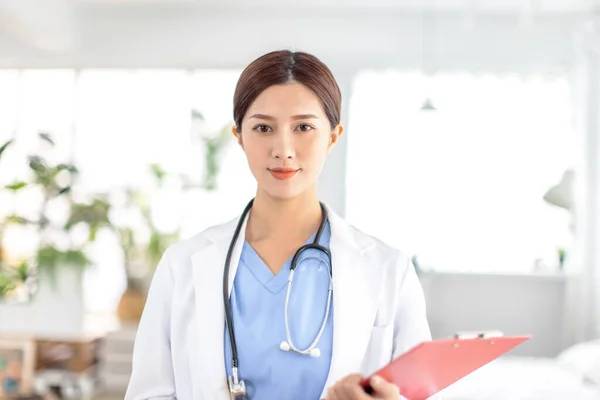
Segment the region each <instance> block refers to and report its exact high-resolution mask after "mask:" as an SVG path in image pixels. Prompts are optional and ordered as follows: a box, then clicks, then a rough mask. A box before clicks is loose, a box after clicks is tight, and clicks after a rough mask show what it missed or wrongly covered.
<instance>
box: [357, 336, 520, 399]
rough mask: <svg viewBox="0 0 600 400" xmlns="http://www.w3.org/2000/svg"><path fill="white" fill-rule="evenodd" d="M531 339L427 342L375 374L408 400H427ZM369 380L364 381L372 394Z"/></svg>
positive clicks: (506, 338)
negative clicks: (389, 383)
mask: <svg viewBox="0 0 600 400" xmlns="http://www.w3.org/2000/svg"><path fill="white" fill-rule="evenodd" d="M530 338H531V336H510V337H509V336H504V337H495V338H475V339H442V340H435V341H430V342H423V343H421V344H419V345H417V346H416V347H414V348H413V349H411V350H409V351H408V352H406V353H404V354H402V355H401V356H399V357H398V358H396V359H394V360H393V361H392V362H390V363H389V364H388V365H386V366H385V367H383V368H382V369H380V370H379V371H377V372H375V373H374V374H373V375H377V376H380V377H382V378H384V379H386V380H387V381H389V382H393V383H395V384H396V385H397V386H398V388H399V389H400V394H401V395H402V396H404V397H406V398H407V399H408V400H426V399H427V398H429V397H431V396H433V395H434V394H436V393H438V392H439V391H441V390H442V389H445V388H446V387H448V386H450V385H451V384H453V383H455V382H456V381H458V380H460V379H462V378H464V377H465V376H467V375H469V374H470V373H472V372H473V371H475V370H477V369H479V368H481V367H482V366H484V365H485V364H487V363H489V362H491V361H493V360H495V359H496V358H498V357H500V356H501V355H503V354H504V353H506V352H508V351H509V350H511V349H513V348H515V347H516V346H518V345H520V344H521V343H523V342H525V341H526V340H528V339H530ZM369 378H370V377H369ZM369 378H366V379H365V380H363V382H362V386H363V387H364V388H365V390H366V391H367V392H368V393H370V392H371V389H370V386H369Z"/></svg>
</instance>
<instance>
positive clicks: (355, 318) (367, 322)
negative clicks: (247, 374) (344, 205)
mask: <svg viewBox="0 0 600 400" xmlns="http://www.w3.org/2000/svg"><path fill="white" fill-rule="evenodd" d="M328 211H329V221H330V226H331V239H330V249H331V255H332V264H333V350H332V360H331V366H330V369H329V375H328V377H327V383H326V385H325V389H324V390H323V395H322V396H321V397H322V398H324V397H325V394H326V392H327V388H328V387H329V386H332V385H333V384H335V383H336V382H337V381H338V380H340V379H342V378H343V377H345V376H346V375H348V374H351V373H356V372H359V370H360V367H361V362H362V359H363V356H364V352H365V351H366V348H367V345H368V342H369V338H370V336H371V330H372V328H373V322H374V320H375V315H376V311H377V302H378V297H379V295H378V294H379V292H380V288H381V282H382V281H381V279H382V270H381V268H379V266H378V265H376V264H374V263H372V262H370V260H369V258H368V250H369V249H370V248H372V247H373V246H374V242H373V241H372V240H364V239H359V238H358V236H357V235H355V234H354V232H352V229H353V228H352V227H351V226H350V225H349V224H348V223H347V222H346V221H344V220H343V219H342V218H340V217H339V216H337V215H336V214H335V213H334V212H333V211H331V210H328Z"/></svg>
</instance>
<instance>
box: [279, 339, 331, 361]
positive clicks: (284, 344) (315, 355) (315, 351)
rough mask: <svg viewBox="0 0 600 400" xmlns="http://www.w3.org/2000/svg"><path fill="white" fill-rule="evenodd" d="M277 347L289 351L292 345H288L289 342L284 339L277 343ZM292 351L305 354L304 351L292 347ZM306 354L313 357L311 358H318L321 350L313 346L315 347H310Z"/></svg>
mask: <svg viewBox="0 0 600 400" xmlns="http://www.w3.org/2000/svg"><path fill="white" fill-rule="evenodd" d="M279 348H280V349H281V350H283V351H290V350H292V347H291V346H290V344H289V343H288V342H287V341H285V340H284V341H283V342H281V343H280V344H279ZM294 351H295V352H297V353H300V354H306V352H305V351H304V352H302V351H298V350H295V349H294ZM308 354H309V355H310V356H311V357H313V358H319V357H321V350H319V349H318V348H316V347H315V348H312V349H310V351H309V352H308Z"/></svg>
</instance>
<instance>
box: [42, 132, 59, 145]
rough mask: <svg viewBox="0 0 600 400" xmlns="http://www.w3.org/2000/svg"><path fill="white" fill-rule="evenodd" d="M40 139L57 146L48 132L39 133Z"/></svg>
mask: <svg viewBox="0 0 600 400" xmlns="http://www.w3.org/2000/svg"><path fill="white" fill-rule="evenodd" d="M39 136H40V139H42V140H44V141H46V142H48V143H50V144H51V145H52V146H54V145H55V143H54V140H52V137H51V136H50V134H49V133H46V132H40V133H39Z"/></svg>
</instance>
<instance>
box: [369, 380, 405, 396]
mask: <svg viewBox="0 0 600 400" xmlns="http://www.w3.org/2000/svg"><path fill="white" fill-rule="evenodd" d="M369 383H370V384H371V387H372V388H373V392H374V396H375V398H376V399H386V400H387V399H399V398H400V389H398V386H396V385H394V384H393V383H391V382H388V381H386V380H385V379H383V378H381V377H379V376H377V375H375V376H374V377H373V378H371V380H370V382H369Z"/></svg>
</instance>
